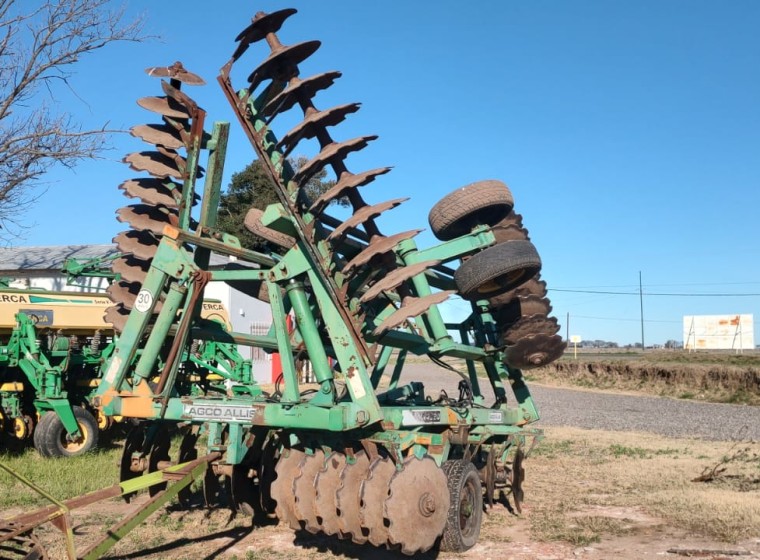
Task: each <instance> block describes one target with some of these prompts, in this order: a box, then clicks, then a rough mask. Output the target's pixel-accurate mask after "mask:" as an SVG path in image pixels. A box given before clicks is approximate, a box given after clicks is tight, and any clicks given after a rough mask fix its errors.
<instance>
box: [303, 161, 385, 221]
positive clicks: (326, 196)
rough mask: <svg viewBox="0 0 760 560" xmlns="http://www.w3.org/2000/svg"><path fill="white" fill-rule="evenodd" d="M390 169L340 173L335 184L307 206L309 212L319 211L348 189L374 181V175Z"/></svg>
mask: <svg viewBox="0 0 760 560" xmlns="http://www.w3.org/2000/svg"><path fill="white" fill-rule="evenodd" d="M391 169H392V168H391V167H379V168H377V169H370V170H369V171H364V172H362V173H356V174H354V173H351V172H349V171H345V172H343V173H341V176H340V178H339V179H338V182H337V183H335V185H333V186H332V187H331V188H330V189H329V190H327V191H325V192H323V193H322V194H321V195H319V197H318V198H317V199H316V200H315V201H314V202H313V203H312V205H311V207H310V208H309V212H319V211H321V210H322V209H324V208H325V207H326V206H327V205H328V204H329V203H330V202H332V201H333V200H335V199H337V198H340V197H342V196H344V195H345V194H346V192H347V191H349V190H350V189H355V188H358V187H363V186H365V185H367V184H369V183H371V182H372V181H374V180H375V177H379V176H380V175H385V174H386V173H388V172H389V171H390V170H391Z"/></svg>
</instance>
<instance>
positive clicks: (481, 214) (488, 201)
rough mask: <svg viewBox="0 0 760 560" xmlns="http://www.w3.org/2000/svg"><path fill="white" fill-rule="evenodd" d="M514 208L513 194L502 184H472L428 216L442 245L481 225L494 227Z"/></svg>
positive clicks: (443, 201)
mask: <svg viewBox="0 0 760 560" xmlns="http://www.w3.org/2000/svg"><path fill="white" fill-rule="evenodd" d="M513 206H514V199H513V198H512V193H511V192H510V191H509V188H508V187H507V185H505V184H504V183H502V182H501V181H495V180H488V181H478V182H477V183H471V184H469V185H466V186H464V187H462V188H460V189H457V190H455V191H454V192H452V193H449V194H447V195H446V196H444V197H443V198H442V199H441V200H439V201H438V202H437V203H436V205H435V206H433V208H431V209H430V213H429V214H428V223H429V224H430V229H431V230H432V231H433V235H435V236H436V237H437V238H438V239H440V240H441V241H449V240H450V239H454V238H456V237H460V236H462V235H466V234H468V233H470V231H471V230H472V228H474V227H475V226H478V225H489V226H494V225H496V224H498V223H499V222H500V221H502V220H503V219H504V218H506V217H507V215H509V213H510V212H511V211H512V207H513Z"/></svg>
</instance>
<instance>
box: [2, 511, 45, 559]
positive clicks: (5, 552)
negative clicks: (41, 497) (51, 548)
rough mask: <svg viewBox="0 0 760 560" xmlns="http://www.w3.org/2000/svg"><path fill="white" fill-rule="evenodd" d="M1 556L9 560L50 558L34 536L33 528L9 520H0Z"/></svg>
mask: <svg viewBox="0 0 760 560" xmlns="http://www.w3.org/2000/svg"><path fill="white" fill-rule="evenodd" d="M44 520H45V519H43V521H44ZM38 524H39V523H36V524H34V525H38ZM0 554H2V558H5V559H7V560H13V559H14V558H18V559H21V558H23V559H24V560H44V559H47V558H49V556H48V554H47V551H46V550H45V547H43V546H42V543H40V541H39V540H37V538H36V537H35V536H34V533H32V530H31V528H28V527H27V526H26V525H20V524H18V523H15V522H13V521H7V520H0Z"/></svg>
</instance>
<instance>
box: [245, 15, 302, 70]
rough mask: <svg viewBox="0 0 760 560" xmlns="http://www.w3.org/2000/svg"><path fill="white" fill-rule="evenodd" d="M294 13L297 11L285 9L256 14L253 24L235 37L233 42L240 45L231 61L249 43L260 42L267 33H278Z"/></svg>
mask: <svg viewBox="0 0 760 560" xmlns="http://www.w3.org/2000/svg"><path fill="white" fill-rule="evenodd" d="M296 11H297V10H295V9H293V8H286V9H284V10H278V11H276V12H272V13H269V14H266V13H264V12H259V13H257V14H256V16H255V17H254V18H253V22H252V23H251V24H250V25H249V26H248V27H246V28H245V29H243V31H241V32H240V33H238V35H237V37H235V41H237V42H239V43H240V44H239V45H238V47H237V49H236V50H235V53H234V54H233V55H232V58H233V60H236V59H237V58H239V57H240V55H241V54H242V53H243V52H245V49H247V48H248V45H250V44H251V43H255V42H257V41H261V40H262V39H264V38H265V37H266V36H267V35H268V34H269V33H276V32H277V31H279V30H280V27H282V24H283V22H284V21H285V20H286V19H288V18H289V17H290V16H292V15H293V14H295V13H296Z"/></svg>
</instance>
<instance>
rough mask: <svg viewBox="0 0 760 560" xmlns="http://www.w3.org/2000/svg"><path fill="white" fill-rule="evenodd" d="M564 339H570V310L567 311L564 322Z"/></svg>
mask: <svg viewBox="0 0 760 560" xmlns="http://www.w3.org/2000/svg"><path fill="white" fill-rule="evenodd" d="M565 340H567V341H568V342H569V341H570V312H569V311H568V312H567V322H566V323H565Z"/></svg>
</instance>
